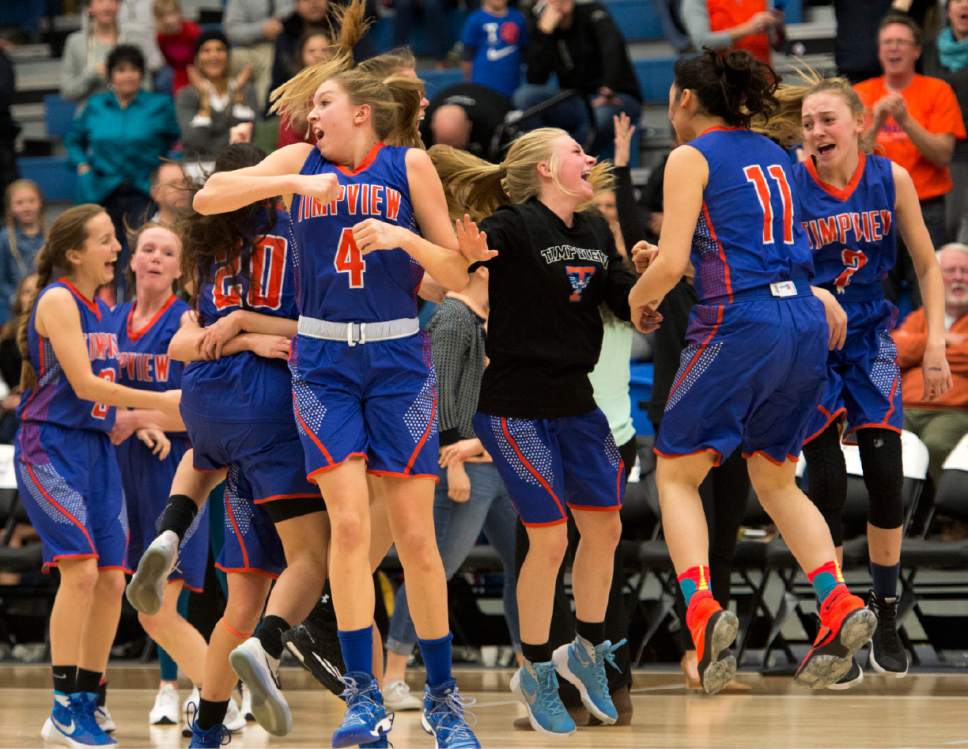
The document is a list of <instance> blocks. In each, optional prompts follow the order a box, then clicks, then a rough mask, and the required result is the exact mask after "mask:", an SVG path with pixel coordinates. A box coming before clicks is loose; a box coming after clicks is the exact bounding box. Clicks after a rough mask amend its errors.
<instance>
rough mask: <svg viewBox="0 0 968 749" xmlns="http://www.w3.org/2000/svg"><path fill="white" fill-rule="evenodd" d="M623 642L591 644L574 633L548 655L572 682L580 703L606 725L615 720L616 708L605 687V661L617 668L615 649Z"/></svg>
mask: <svg viewBox="0 0 968 749" xmlns="http://www.w3.org/2000/svg"><path fill="white" fill-rule="evenodd" d="M624 644H625V640H622V641H621V642H618V643H616V644H615V645H612V643H611V642H610V641H609V640H605V642H602V643H600V644H598V645H592V644H591V643H590V642H588V641H587V640H583V639H581V638H579V637H576V638H575V639H574V641H572V642H569V643H568V644H567V645H562V646H561V647H560V648H556V649H555V652H554V655H552V656H551V662H552V663H554V664H555V670H556V671H557V672H558V675H559V676H561V677H562V678H564V679H567V680H568V681H570V682H571V683H572V684H574V685H575V688H576V689H577V690H578V694H579V695H581V701H582V704H583V705H584V706H585V708H586V709H587V710H588V712H590V713H591V714H592V715H594V716H595V717H596V718H598V719H599V720H600V721H601V722H602V723H604V724H605V725H612V724H613V723H615V721H617V720H618V710H616V709H615V705H614V704H612V695H611V694H610V693H609V691H608V676H606V674H605V664H608V665H610V666H611V667H612V668H614V669H616V670H618V666H616V665H615V652H616V651H617V650H618V649H619V648H620V647H622V645H624Z"/></svg>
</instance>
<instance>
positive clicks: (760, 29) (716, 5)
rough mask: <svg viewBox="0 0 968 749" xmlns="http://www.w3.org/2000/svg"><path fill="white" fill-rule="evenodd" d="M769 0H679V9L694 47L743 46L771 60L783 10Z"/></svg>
mask: <svg viewBox="0 0 968 749" xmlns="http://www.w3.org/2000/svg"><path fill="white" fill-rule="evenodd" d="M770 6H771V3H770V2H769V0H741V2H737V1H736V0H682V5H681V6H680V10H679V12H680V13H681V14H682V22H683V23H684V24H685V26H686V30H687V31H688V32H689V38H690V39H692V44H693V46H694V47H695V48H696V49H702V48H703V47H710V48H712V49H724V48H726V47H733V48H735V49H745V50H746V51H747V52H749V53H750V54H751V55H753V57H755V58H757V59H758V60H762V61H763V62H765V63H766V64H767V65H769V64H770V47H771V46H773V47H774V48H775V49H780V48H781V45H782V43H783V41H784V40H785V38H786V37H785V34H784V30H783V13H782V12H781V11H779V10H776V9H775V8H771V7H770Z"/></svg>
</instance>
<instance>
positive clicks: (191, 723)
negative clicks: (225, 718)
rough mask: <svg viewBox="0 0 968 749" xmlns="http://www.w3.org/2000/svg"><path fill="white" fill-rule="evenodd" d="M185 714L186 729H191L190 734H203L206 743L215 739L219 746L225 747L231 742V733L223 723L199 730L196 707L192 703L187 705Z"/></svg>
mask: <svg viewBox="0 0 968 749" xmlns="http://www.w3.org/2000/svg"><path fill="white" fill-rule="evenodd" d="M185 712H186V713H187V723H188V727H189V728H190V729H191V731H192V733H193V734H194V733H200V734H203V735H204V736H205V738H206V743H208V741H207V740H208V739H215V740H216V741H218V745H219V746H225V745H226V744H229V743H231V742H232V732H231V731H230V730H229V729H228V728H226V727H225V724H223V723H216V724H215V725H214V726H212V727H211V728H199V727H198V712H199V711H198V705H197V704H196V703H194V702H189V703H188V709H187V710H186V711H185Z"/></svg>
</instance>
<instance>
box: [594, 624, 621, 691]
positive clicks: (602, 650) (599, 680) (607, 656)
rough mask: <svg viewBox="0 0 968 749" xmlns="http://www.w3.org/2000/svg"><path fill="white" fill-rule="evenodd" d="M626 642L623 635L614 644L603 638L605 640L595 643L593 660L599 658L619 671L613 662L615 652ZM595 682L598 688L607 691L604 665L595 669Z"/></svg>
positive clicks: (606, 676)
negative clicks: (598, 643)
mask: <svg viewBox="0 0 968 749" xmlns="http://www.w3.org/2000/svg"><path fill="white" fill-rule="evenodd" d="M626 642H627V640H626V639H625V638H624V637H623V638H622V639H621V640H619V641H618V642H616V643H615V644H614V645H613V644H612V642H611V640H605V642H603V643H601V644H600V645H596V646H595V660H596V661H598V659H599V658H601V659H602V661H603V662H604V663H605V664H607V665H609V666H611V667H612V668H614V669H615V670H616V671H618V672H621V671H622V669H621V668H619V665H618V664H617V663H616V662H615V653H617V652H618V651H619V649H620V648H621V647H622V646H623V645H624V644H625V643H626ZM595 682H596V684H597V685H598V688H599V689H601V690H602V691H603V692H608V675H607V674H606V672H605V668H604V666H603V667H602V668H600V669H598V668H596V669H595Z"/></svg>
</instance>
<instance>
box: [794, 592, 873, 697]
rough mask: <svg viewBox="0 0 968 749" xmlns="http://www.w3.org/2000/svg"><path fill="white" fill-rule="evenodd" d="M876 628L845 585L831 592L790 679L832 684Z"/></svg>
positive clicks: (814, 685) (812, 685) (816, 686)
mask: <svg viewBox="0 0 968 749" xmlns="http://www.w3.org/2000/svg"><path fill="white" fill-rule="evenodd" d="M876 627H877V616H876V615H875V614H874V612H873V611H871V610H870V609H869V608H867V607H866V606H865V605H864V602H863V600H861V599H860V598H858V597H857V596H855V595H851V593H850V591H849V590H847V588H846V587H842V588H841V589H840V590H836V591H834V592H833V593H831V594H830V595H829V596H828V597H827V600H826V601H824V602H823V604H822V605H821V606H820V631H819V632H818V633H817V639H816V640H814V641H813V647H812V648H810V650H809V652H808V653H807V655H806V656H805V657H804V659H803V661H801V663H800V667H799V668H797V672H796V674H795V675H794V677H793V678H794V679H795V680H796V681H797V682H798V683H800V684H803V685H804V686H807V687H810V688H811V689H824V688H825V687H828V686H830V685H831V684H836V683H837V682H838V681H839V680H840V678H841V677H842V676H844V674H846V673H847V672H848V671H850V667H851V663H852V662H853V658H854V654H855V653H856V652H857V651H858V650H860V649H861V648H862V647H864V645H866V644H867V643H868V642H869V641H870V639H871V635H872V634H874V629H875V628H876Z"/></svg>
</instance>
